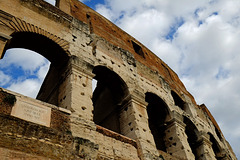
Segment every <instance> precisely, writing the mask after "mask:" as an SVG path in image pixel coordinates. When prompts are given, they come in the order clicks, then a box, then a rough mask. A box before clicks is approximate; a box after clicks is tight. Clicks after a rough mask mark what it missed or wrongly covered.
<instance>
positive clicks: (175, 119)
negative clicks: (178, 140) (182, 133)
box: [167, 111, 186, 129]
mask: <svg viewBox="0 0 240 160" xmlns="http://www.w3.org/2000/svg"><path fill="white" fill-rule="evenodd" d="M171 116H172V119H171V120H170V121H168V122H167V124H168V125H167V128H170V127H172V126H173V125H178V126H180V127H181V128H183V129H185V127H186V124H185V123H184V122H183V117H182V115H180V114H179V113H177V112H175V111H173V112H172V114H171Z"/></svg>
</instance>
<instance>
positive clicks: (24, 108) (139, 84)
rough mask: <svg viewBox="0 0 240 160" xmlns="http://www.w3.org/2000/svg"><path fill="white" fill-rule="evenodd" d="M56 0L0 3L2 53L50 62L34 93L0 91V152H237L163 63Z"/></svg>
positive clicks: (72, 2) (74, 4) (86, 12)
mask: <svg viewBox="0 0 240 160" xmlns="http://www.w3.org/2000/svg"><path fill="white" fill-rule="evenodd" d="M56 4H57V5H56V6H52V5H50V4H48V3H47V2H45V1H42V0H8V1H0V57H1V58H4V54H5V52H6V50H7V49H10V48H26V49H30V50H33V51H36V52H38V53H39V54H41V55H43V56H44V57H46V58H47V59H48V60H49V61H50V62H51V66H50V69H49V72H48V74H47V76H46V78H45V80H44V83H43V85H42V87H41V89H40V91H39V93H38V96H37V99H38V100H36V99H31V98H28V97H25V96H23V95H20V94H17V93H13V92H11V91H8V90H5V89H1V90H0V118H1V122H2V123H1V125H0V136H1V142H0V153H1V154H0V155H1V156H0V157H1V158H2V159H4V158H9V159H14V158H16V157H17V158H20V157H21V158H25V159H33V158H36V159H134V160H135V159H206V160H207V159H213V160H214V159H236V156H235V155H234V153H233V151H232V149H231V147H230V145H229V144H228V142H227V141H226V140H225V138H224V136H223V134H222V132H221V130H220V128H219V126H218V125H217V123H216V121H215V120H214V118H213V117H212V115H211V113H210V112H209V111H208V109H207V107H206V106H205V105H197V104H196V102H195V100H194V98H193V96H192V95H191V94H190V93H189V92H188V91H187V90H186V88H185V87H184V85H183V83H182V82H181V81H180V79H179V78H178V76H177V74H176V73H175V72H174V71H172V70H171V69H170V68H169V67H168V66H167V64H165V63H164V62H163V61H162V60H161V59H160V58H158V57H157V56H156V55H155V54H153V53H152V52H151V51H150V50H149V49H147V48H146V47H145V46H143V45H142V44H141V43H140V42H138V41H137V40H136V39H134V38H133V37H131V36H130V35H128V34H127V33H125V32H124V31H122V30H121V29H120V28H118V27H117V26H115V25H114V24H113V23H111V22H110V21H108V20H107V19H105V18H104V17H103V16H101V15H99V14H98V13H96V12H95V11H94V10H92V9H90V8H89V7H87V6H85V5H84V4H82V3H81V2H79V1H77V0H58V1H57V3H56ZM93 79H95V80H96V81H97V87H96V89H95V90H94V92H93V91H92V80H93Z"/></svg>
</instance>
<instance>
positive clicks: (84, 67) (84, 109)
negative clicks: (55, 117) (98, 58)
mask: <svg viewBox="0 0 240 160" xmlns="http://www.w3.org/2000/svg"><path fill="white" fill-rule="evenodd" d="M92 68H93V66H92V65H91V64H89V63H87V62H86V61H84V60H81V59H79V58H78V57H76V56H71V57H70V60H69V64H68V66H67V69H66V71H65V72H64V73H63V77H64V78H63V79H64V80H63V83H62V84H61V85H60V87H59V94H58V101H59V102H58V104H59V106H60V107H63V108H66V109H68V110H70V111H71V118H70V119H71V124H70V125H71V131H72V134H73V136H79V137H82V138H86V139H89V138H90V139H94V134H91V130H96V125H95V124H94V122H93V104H92V79H93V77H94V74H93V73H92Z"/></svg>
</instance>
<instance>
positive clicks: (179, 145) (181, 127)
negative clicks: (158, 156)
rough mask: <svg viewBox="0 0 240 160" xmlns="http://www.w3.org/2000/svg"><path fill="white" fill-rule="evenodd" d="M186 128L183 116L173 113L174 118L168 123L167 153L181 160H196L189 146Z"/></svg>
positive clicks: (166, 132)
mask: <svg viewBox="0 0 240 160" xmlns="http://www.w3.org/2000/svg"><path fill="white" fill-rule="evenodd" d="M185 127H186V124H184V123H183V118H182V116H181V115H180V114H179V113H177V112H173V117H172V119H171V120H170V121H169V122H167V128H166V131H165V134H166V137H165V140H166V142H165V145H166V148H167V152H168V153H169V154H170V155H173V156H175V157H177V158H180V159H188V160H195V156H194V154H193V153H192V150H191V148H190V146H189V144H188V140H187V135H186V133H185Z"/></svg>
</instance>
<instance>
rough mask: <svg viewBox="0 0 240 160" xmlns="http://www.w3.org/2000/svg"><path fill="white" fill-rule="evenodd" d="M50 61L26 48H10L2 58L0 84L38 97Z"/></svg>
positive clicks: (0, 62) (0, 61)
mask: <svg viewBox="0 0 240 160" xmlns="http://www.w3.org/2000/svg"><path fill="white" fill-rule="evenodd" d="M49 67H50V62H49V61H48V60H47V59H46V58H44V57H43V56H41V55H40V54H38V53H36V52H34V51H32V50H28V49H24V48H12V49H8V50H7V51H6V53H5V56H4V58H3V59H2V60H0V75H1V76H0V77H1V78H0V86H1V87H2V88H6V89H8V90H11V91H14V92H17V93H21V94H23V95H25V96H29V97H32V98H36V96H37V93H38V91H39V90H40V87H41V85H42V83H43V80H44V78H45V77H46V74H47V72H48V70H49Z"/></svg>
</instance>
